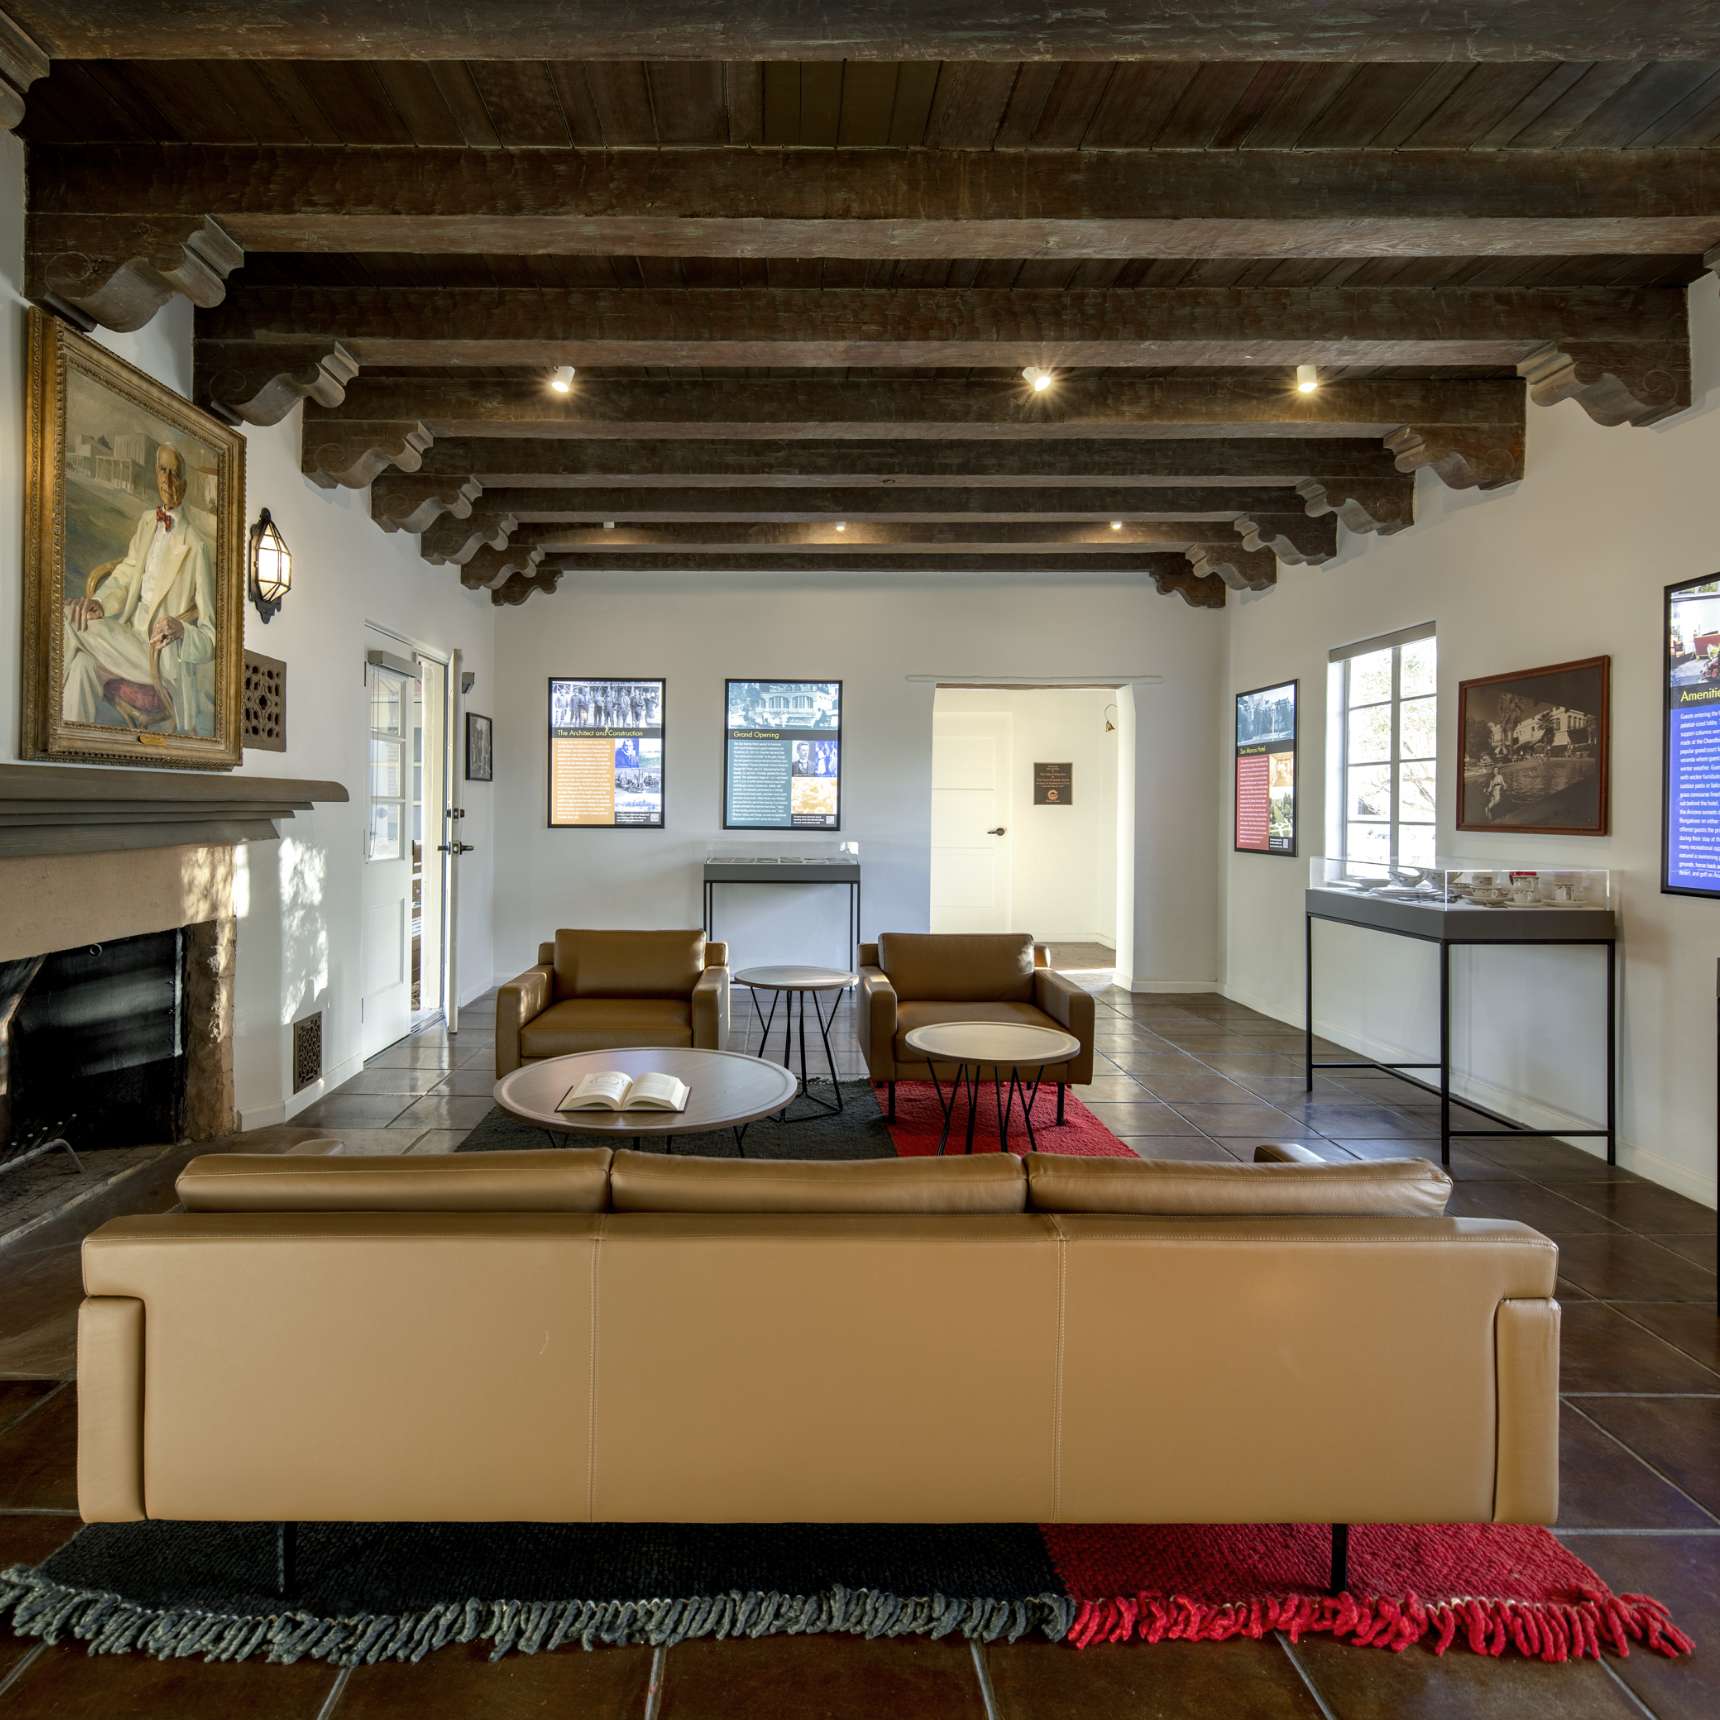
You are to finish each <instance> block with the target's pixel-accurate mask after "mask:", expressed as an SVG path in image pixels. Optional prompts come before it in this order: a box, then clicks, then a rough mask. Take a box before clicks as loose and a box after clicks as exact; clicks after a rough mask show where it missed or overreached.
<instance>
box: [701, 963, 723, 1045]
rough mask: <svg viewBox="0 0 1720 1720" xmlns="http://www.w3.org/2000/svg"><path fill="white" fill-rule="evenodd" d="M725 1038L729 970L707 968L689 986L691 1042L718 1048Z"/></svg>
mask: <svg viewBox="0 0 1720 1720" xmlns="http://www.w3.org/2000/svg"><path fill="white" fill-rule="evenodd" d="M728 1038H729V970H728V965H727V964H726V963H725V964H724V965H723V966H721V967H707V968H706V969H705V971H704V972H703V973H702V974H700V975H699V981H698V984H697V985H695V986H694V987H693V1043H694V1045H696V1046H698V1047H699V1048H700V1049H702V1050H705V1051H721V1050H723V1049H724V1048H725V1047H726V1046H727V1044H728Z"/></svg>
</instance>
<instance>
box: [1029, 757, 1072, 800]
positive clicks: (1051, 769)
mask: <svg viewBox="0 0 1720 1720" xmlns="http://www.w3.org/2000/svg"><path fill="white" fill-rule="evenodd" d="M1074 799H1075V766H1074V765H1073V764H1041V763H1039V762H1037V761H1035V763H1034V766H1033V804H1034V805H1035V806H1068V805H1070V804H1071V803H1072V802H1073V801H1074Z"/></svg>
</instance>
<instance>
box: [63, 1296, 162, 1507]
mask: <svg viewBox="0 0 1720 1720" xmlns="http://www.w3.org/2000/svg"><path fill="white" fill-rule="evenodd" d="M78 1511H79V1513H80V1515H81V1516H82V1517H83V1520H84V1521H85V1522H86V1523H136V1522H139V1521H141V1520H142V1519H143V1518H144V1517H146V1516H148V1514H149V1513H148V1512H147V1511H146V1509H145V1508H144V1501H143V1303H142V1302H141V1301H139V1300H138V1299H137V1298H136V1297H133V1296H90V1297H86V1298H85V1300H84V1302H83V1303H82V1305H81V1306H80V1307H79V1309H78Z"/></svg>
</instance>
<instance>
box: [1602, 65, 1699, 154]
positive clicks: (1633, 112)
mask: <svg viewBox="0 0 1720 1720" xmlns="http://www.w3.org/2000/svg"><path fill="white" fill-rule="evenodd" d="M1715 69H1716V68H1715V66H1714V64H1713V63H1712V62H1710V61H1705V60H1680V61H1676V62H1673V63H1672V64H1669V65H1661V66H1644V67H1643V68H1642V69H1641V71H1639V72H1638V73H1637V75H1636V76H1635V77H1634V78H1632V79H1631V81H1630V82H1629V83H1628V84H1626V85H1625V87H1624V88H1623V89H1621V90H1620V91H1618V93H1617V94H1616V95H1614V96H1613V97H1612V99H1611V100H1610V101H1608V102H1605V103H1604V104H1603V105H1602V106H1600V107H1599V108H1597V109H1596V110H1595V111H1594V113H1592V114H1591V115H1590V116H1589V117H1588V118H1587V119H1585V120H1584V121H1583V123H1582V124H1581V125H1579V126H1577V127H1576V129H1575V130H1574V131H1572V133H1571V136H1570V147H1571V148H1573V149H1623V148H1625V147H1626V146H1627V145H1628V144H1630V143H1631V142H1632V141H1633V140H1635V139H1636V138H1638V137H1640V136H1641V135H1642V134H1643V133H1644V132H1645V131H1647V130H1648V129H1649V128H1650V127H1651V126H1652V125H1653V124H1654V123H1655V121H1656V120H1658V119H1659V118H1660V117H1661V115H1662V114H1664V113H1666V112H1667V110H1668V109H1670V108H1673V107H1676V106H1677V105H1678V103H1679V102H1681V101H1683V100H1684V98H1685V97H1686V96H1688V95H1689V94H1690V93H1691V91H1692V90H1696V89H1699V88H1701V87H1702V85H1704V84H1705V83H1707V82H1708V80H1709V79H1710V78H1711V77H1712V76H1713V75H1714V71H1715Z"/></svg>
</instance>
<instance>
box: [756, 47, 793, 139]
mask: <svg viewBox="0 0 1720 1720" xmlns="http://www.w3.org/2000/svg"><path fill="white" fill-rule="evenodd" d="M764 141H765V142H766V143H767V144H772V145H776V146H779V147H783V148H792V147H793V146H794V145H795V144H797V143H799V142H800V67H799V65H798V64H797V63H796V62H794V61H776V62H772V63H771V64H769V65H767V66H766V67H765V68H764Z"/></svg>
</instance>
